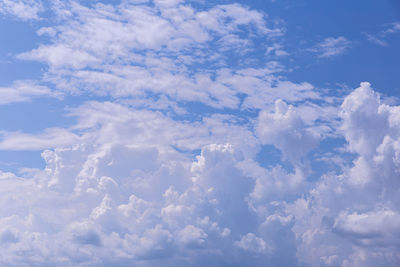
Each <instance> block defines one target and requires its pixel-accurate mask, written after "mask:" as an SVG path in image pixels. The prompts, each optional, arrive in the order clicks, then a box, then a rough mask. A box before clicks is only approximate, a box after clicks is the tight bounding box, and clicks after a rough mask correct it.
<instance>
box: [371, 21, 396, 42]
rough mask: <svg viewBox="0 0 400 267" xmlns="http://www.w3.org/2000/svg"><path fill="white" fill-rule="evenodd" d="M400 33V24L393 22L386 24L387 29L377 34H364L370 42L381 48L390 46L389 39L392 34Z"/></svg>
mask: <svg viewBox="0 0 400 267" xmlns="http://www.w3.org/2000/svg"><path fill="white" fill-rule="evenodd" d="M398 32H400V22H393V23H388V24H385V29H383V30H382V31H380V32H379V33H377V34H371V33H364V35H365V37H366V38H367V40H368V41H370V42H372V43H375V44H377V45H380V46H387V45H388V38H389V36H390V35H392V34H396V33H398Z"/></svg>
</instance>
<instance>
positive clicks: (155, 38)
mask: <svg viewBox="0 0 400 267" xmlns="http://www.w3.org/2000/svg"><path fill="white" fill-rule="evenodd" d="M82 2H84V1H82ZM7 3H8V2H7ZM13 3H17V2H13ZM48 8H49V10H51V12H52V14H53V16H55V18H56V19H55V21H56V22H55V24H54V25H49V26H46V27H41V28H40V29H39V30H38V34H39V35H46V40H47V41H46V42H44V43H42V44H39V45H38V47H36V48H34V49H33V50H31V51H27V52H24V53H22V54H19V55H18V58H19V59H23V60H33V61H39V62H42V63H44V64H46V65H47V67H48V68H47V69H46V71H45V73H44V75H43V78H42V79H41V80H40V81H38V82H37V83H29V84H28V85H29V86H28V85H26V83H23V84H22V85H21V84H20V83H15V85H14V86H13V89H10V88H3V89H2V91H0V93H1V94H4V95H5V96H7V98H2V99H3V100H2V101H3V102H4V103H2V104H10V103H12V102H21V101H28V100H32V101H34V99H33V98H34V97H48V96H51V97H53V96H65V95H69V96H71V95H72V96H89V97H91V98H93V99H92V100H89V101H83V103H80V104H79V105H77V106H76V107H69V108H67V109H66V111H65V112H66V113H67V115H68V116H70V117H73V118H75V119H76V123H75V124H74V125H72V126H70V127H65V128H62V127H59V128H54V127H53V128H47V129H43V131H42V132H40V133H24V132H7V131H2V132H1V140H0V149H2V150H39V151H42V158H43V160H44V161H45V167H44V168H42V169H40V168H37V169H21V170H20V171H19V172H17V173H11V172H4V171H2V172H0V184H1V186H0V188H1V189H0V190H1V194H0V207H2V208H1V209H0V226H1V227H0V246H1V248H2V249H1V251H0V255H1V256H0V263H1V264H2V265H7V266H55V265H57V266H160V265H164V266H188V265H190V266H378V265H380V266H396V265H398V264H399V263H400V253H399V246H400V239H399V236H400V210H399V209H400V194H399V193H400V192H399V191H400V180H399V174H400V106H395V105H392V106H390V105H387V104H384V103H382V101H381V99H380V96H379V94H378V93H376V92H375V91H374V90H373V89H372V87H371V85H370V84H369V83H368V82H362V83H361V84H360V87H358V88H356V89H354V90H353V91H352V92H349V94H348V95H347V96H344V97H334V96H332V95H331V94H329V93H327V92H325V91H324V90H320V89H318V88H315V87H314V86H313V85H312V84H310V83H308V82H300V83H299V82H291V81H289V80H288V79H286V78H285V77H284V76H283V75H282V74H281V73H282V72H283V70H284V69H285V68H286V67H285V66H283V65H282V64H280V63H279V62H277V61H275V60H274V59H271V58H270V55H269V54H268V53H265V51H266V50H267V48H268V47H271V46H274V44H275V43H276V40H279V38H282V36H283V35H284V34H285V29H284V27H283V26H282V25H280V24H279V23H276V21H273V19H272V18H269V17H268V16H267V14H264V13H262V12H259V11H256V10H253V9H250V8H249V7H246V6H243V5H240V4H225V5H205V6H203V5H201V4H199V3H195V2H193V3H187V2H185V1H165V0H158V1H121V2H120V3H118V4H115V5H107V4H102V3H92V4H88V3H86V5H85V4H84V3H79V2H77V1H63V2H61V1H55V2H54V3H52V4H51V6H49V7H48ZM49 12H50V11H49ZM260 40H262V42H261V41H260ZM260 44H261V45H260ZM348 44H349V43H348V41H347V40H346V39H344V38H342V37H339V38H337V39H326V40H325V42H324V43H323V44H322V45H320V46H318V47H320V48H321V49H323V51H322V56H323V55H326V57H328V56H333V55H337V54H340V53H342V52H343V51H344V50H345V49H346V48H347V46H348ZM338 45H339V48H338ZM260 46H261V47H260ZM258 49H260V51H263V52H262V55H263V58H261V59H259V58H258V57H255V53H256V52H257V51H258ZM232 54H235V55H236V56H235V57H234V62H232V59H231V57H232ZM41 84H47V85H48V87H46V86H44V85H41ZM0 89H1V88H0ZM3 92H4V93H3ZM11 92H12V93H11ZM97 97H105V98H107V100H104V101H103V100H98V99H97V100H96V99H95V98H97ZM4 99H5V100H4ZM337 140H339V141H337ZM329 141H331V142H332V143H333V145H331V147H329V146H328V147H326V145H325V143H324V142H329ZM265 150H268V151H273V150H276V151H277V154H278V156H277V157H275V159H271V158H273V155H272V154H271V153H270V154H268V155H267V156H265V157H261V158H260V157H259V155H260V153H262V152H263V151H265ZM323 161H325V162H326V161H327V163H324V164H325V165H323V164H322V163H321V162H323ZM268 162H269V163H268ZM317 163H318V164H322V165H321V166H323V168H322V169H323V170H322V171H319V172H318V171H317V170H316V168H315V164H317ZM315 176H317V177H316V178H313V177H315Z"/></svg>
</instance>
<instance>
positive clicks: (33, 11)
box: [0, 0, 43, 20]
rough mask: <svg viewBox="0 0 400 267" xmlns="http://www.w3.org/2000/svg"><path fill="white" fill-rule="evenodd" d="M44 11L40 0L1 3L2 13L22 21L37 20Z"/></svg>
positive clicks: (4, 1)
mask: <svg viewBox="0 0 400 267" xmlns="http://www.w3.org/2000/svg"><path fill="white" fill-rule="evenodd" d="M42 10H43V6H42V3H41V1H40V0H39V1H38V0H2V1H1V2H0V13H2V14H10V15H12V16H15V17H17V18H19V19H21V20H32V19H33V20H37V19H39V15H38V13H39V12H41V11H42Z"/></svg>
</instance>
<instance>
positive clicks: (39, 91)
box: [0, 80, 61, 105]
mask: <svg viewBox="0 0 400 267" xmlns="http://www.w3.org/2000/svg"><path fill="white" fill-rule="evenodd" d="M38 97H61V94H60V93H56V92H53V91H52V90H50V88H48V87H46V86H42V85H38V84H36V83H35V82H34V81H29V80H25V81H14V82H13V84H12V85H11V86H9V87H0V105H7V104H11V103H17V102H28V101H31V100H32V99H33V98H38Z"/></svg>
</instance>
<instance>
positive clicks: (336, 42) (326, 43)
mask: <svg viewBox="0 0 400 267" xmlns="http://www.w3.org/2000/svg"><path fill="white" fill-rule="evenodd" d="M351 46H352V42H351V41H349V40H347V39H346V38H345V37H343V36H339V37H327V38H325V39H324V40H323V41H322V42H320V43H319V44H316V45H315V46H314V47H312V48H310V49H309V51H310V52H313V53H315V54H317V56H318V57H320V58H329V57H334V56H338V55H341V54H343V53H345V52H346V51H347V50H348V49H349V48H351Z"/></svg>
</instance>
